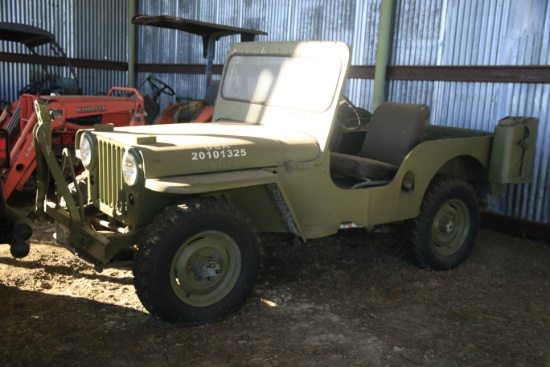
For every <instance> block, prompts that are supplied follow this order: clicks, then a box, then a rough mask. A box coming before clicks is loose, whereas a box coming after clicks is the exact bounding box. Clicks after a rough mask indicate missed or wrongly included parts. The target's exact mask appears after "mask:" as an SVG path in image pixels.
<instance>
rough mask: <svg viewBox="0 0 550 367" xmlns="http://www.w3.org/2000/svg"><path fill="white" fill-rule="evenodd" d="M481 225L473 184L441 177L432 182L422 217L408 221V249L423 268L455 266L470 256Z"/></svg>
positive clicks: (435, 268)
mask: <svg viewBox="0 0 550 367" xmlns="http://www.w3.org/2000/svg"><path fill="white" fill-rule="evenodd" d="M478 227H479V206H478V202H477V199H476V195H475V193H474V191H473V189H472V187H471V186H470V185H469V184H467V183H466V182H463V181H460V180H458V179H453V178H444V179H438V180H437V181H435V182H434V183H432V184H431V185H430V188H429V189H428V191H427V193H426V195H425V197H424V200H423V202H422V208H421V209H420V214H419V216H418V217H417V218H416V219H413V220H410V221H408V222H407V236H406V242H407V248H408V250H409V251H410V254H411V255H412V257H413V260H414V261H415V263H416V264H417V265H418V266H420V267H423V268H430V269H433V270H447V269H452V268H454V267H456V266H458V265H459V264H460V263H462V262H463V261H464V260H465V259H466V257H467V256H468V254H469V252H470V250H471V248H472V246H473V244H474V241H475V237H476V234H477V230H478Z"/></svg>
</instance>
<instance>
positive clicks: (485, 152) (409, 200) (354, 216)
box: [278, 137, 492, 238]
mask: <svg viewBox="0 0 550 367" xmlns="http://www.w3.org/2000/svg"><path fill="white" fill-rule="evenodd" d="M491 139H492V138H491V137H475V138H460V139H448V140H434V141H428V142H425V143H422V144H420V145H419V146H417V147H416V148H415V149H413V150H412V151H411V152H410V153H409V155H407V157H406V158H405V160H404V162H403V164H402V165H401V167H400V169H399V171H398V172H397V174H396V176H395V178H394V179H393V180H392V181H391V182H390V183H388V184H387V185H384V186H377V187H368V188H357V189H347V188H341V187H337V186H336V185H335V184H334V183H333V182H332V180H331V178H330V169H329V163H328V159H325V160H323V161H321V162H320V164H319V165H317V166H315V167H311V168H303V169H295V170H285V171H282V172H279V173H278V174H279V177H280V179H281V185H282V187H284V189H285V191H286V193H287V195H288V198H289V200H290V202H291V203H292V206H293V209H294V211H295V213H296V218H295V220H296V222H297V223H299V225H300V227H301V228H302V230H303V233H304V237H305V238H315V237H320V236H323V235H328V234H331V233H335V232H336V231H337V230H338V229H339V228H341V226H342V227H347V226H350V225H357V226H361V227H363V226H364V227H368V226H372V225H376V224H382V223H389V222H394V221H399V220H405V219H410V218H414V217H416V216H417V215H418V213H419V211H420V205H421V203H422V199H423V197H424V194H425V191H426V189H427V188H428V185H429V184H430V182H431V180H432V179H433V178H434V176H436V175H437V174H438V173H440V170H441V169H442V168H443V167H445V173H446V174H450V175H461V172H464V171H463V170H464V169H466V168H464V167H468V165H472V164H471V162H478V163H477V166H478V167H479V166H481V167H483V170H478V169H476V174H477V175H480V174H482V175H483V177H478V178H480V179H485V178H486V177H485V175H486V168H487V165H488V162H489V156H490V148H491ZM453 160H455V161H456V162H458V163H457V164H458V165H460V164H462V163H461V162H464V167H462V168H456V167H455V169H450V168H449V167H448V166H447V163H448V162H451V161H453ZM472 166H473V165H472ZM472 178H474V177H473V176H469V177H464V179H472Z"/></svg>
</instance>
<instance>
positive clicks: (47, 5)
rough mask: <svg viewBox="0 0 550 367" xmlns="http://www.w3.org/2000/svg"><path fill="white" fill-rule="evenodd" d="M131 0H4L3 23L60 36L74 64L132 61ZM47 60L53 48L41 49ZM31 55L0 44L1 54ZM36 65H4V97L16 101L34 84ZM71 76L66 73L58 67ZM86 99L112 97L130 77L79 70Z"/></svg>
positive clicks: (0, 67)
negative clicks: (111, 92) (78, 61)
mask: <svg viewBox="0 0 550 367" xmlns="http://www.w3.org/2000/svg"><path fill="white" fill-rule="evenodd" d="M129 1H130V0H117V1H110V0H94V1H78V0H17V1H16V0H0V21H1V22H13V23H23V24H28V25H33V26H36V27H39V28H42V29H44V30H46V31H48V32H51V33H53V34H54V35H55V38H56V40H57V43H58V44H59V45H60V46H61V47H62V48H63V50H64V51H65V53H66V54H67V57H69V58H70V59H88V60H97V61H104V60H109V61H120V62H127V61H128V23H129V21H128V3H129ZM41 47H42V49H41V50H43V52H44V54H45V55H49V56H54V55H53V54H51V53H49V52H48V51H49V50H48V46H41ZM8 51H9V52H17V53H22V54H29V52H28V50H27V49H26V48H25V47H24V46H21V45H18V44H15V43H13V42H0V52H8ZM37 69H38V68H37V67H36V66H35V65H29V64H20V63H7V62H0V72H1V73H2V74H1V79H2V83H0V98H2V99H5V100H15V99H16V98H17V91H18V90H19V89H21V88H22V87H23V86H25V85H26V84H28V83H29V81H30V80H31V78H32V77H33V73H35V72H36V71H35V70H37ZM55 70H56V71H57V73H58V74H60V75H64V76H67V75H66V74H67V73H66V70H64V68H55ZM76 73H77V76H78V78H79V82H80V85H81V88H82V90H83V91H84V93H86V94H96V93H101V92H108V91H109V88H111V86H113V85H123V86H125V85H127V84H128V73H127V72H126V71H120V70H99V69H94V68H76Z"/></svg>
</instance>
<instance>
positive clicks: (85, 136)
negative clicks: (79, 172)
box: [79, 132, 95, 170]
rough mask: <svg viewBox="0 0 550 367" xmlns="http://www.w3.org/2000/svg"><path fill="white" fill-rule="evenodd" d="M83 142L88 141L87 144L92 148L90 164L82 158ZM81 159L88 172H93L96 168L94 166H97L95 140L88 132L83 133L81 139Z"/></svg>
mask: <svg viewBox="0 0 550 367" xmlns="http://www.w3.org/2000/svg"><path fill="white" fill-rule="evenodd" d="M83 141H87V143H88V144H89V146H90V158H89V162H88V163H86V160H85V159H83V157H82V146H83V144H82V142H83ZM79 158H80V160H81V161H82V165H83V166H84V168H86V169H87V170H92V169H93V168H94V166H95V139H94V137H93V135H92V134H90V133H88V132H85V133H83V134H82V136H81V137H80V145H79Z"/></svg>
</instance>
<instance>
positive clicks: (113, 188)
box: [97, 140, 125, 216]
mask: <svg viewBox="0 0 550 367" xmlns="http://www.w3.org/2000/svg"><path fill="white" fill-rule="evenodd" d="M97 147H98V174H99V177H98V180H97V182H98V184H99V187H98V190H99V191H98V193H99V197H98V199H99V202H100V204H101V207H102V208H101V210H102V211H103V212H110V213H111V215H112V216H118V215H121V214H123V212H124V208H125V205H124V190H123V183H122V182H123V181H122V180H123V179H122V167H121V164H122V155H123V154H124V151H125V150H124V148H123V147H121V146H119V145H116V144H114V143H112V142H107V141H104V140H98V142H97Z"/></svg>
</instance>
